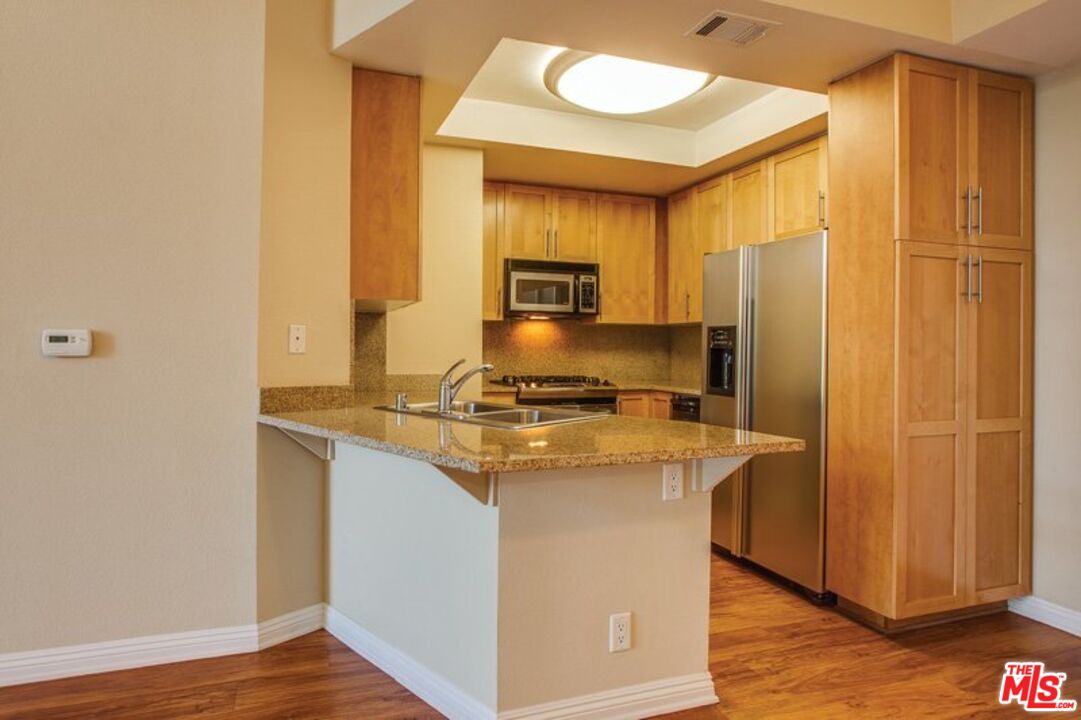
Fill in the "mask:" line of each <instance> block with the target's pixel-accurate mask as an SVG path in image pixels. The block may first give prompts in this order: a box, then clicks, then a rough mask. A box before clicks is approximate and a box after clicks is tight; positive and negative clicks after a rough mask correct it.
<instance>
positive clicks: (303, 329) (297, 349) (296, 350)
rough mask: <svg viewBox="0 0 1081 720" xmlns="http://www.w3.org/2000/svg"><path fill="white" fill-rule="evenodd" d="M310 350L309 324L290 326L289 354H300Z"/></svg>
mask: <svg viewBox="0 0 1081 720" xmlns="http://www.w3.org/2000/svg"><path fill="white" fill-rule="evenodd" d="M307 350H308V326H307V325H290V326H289V354H290V355H300V354H301V353H305V352H307Z"/></svg>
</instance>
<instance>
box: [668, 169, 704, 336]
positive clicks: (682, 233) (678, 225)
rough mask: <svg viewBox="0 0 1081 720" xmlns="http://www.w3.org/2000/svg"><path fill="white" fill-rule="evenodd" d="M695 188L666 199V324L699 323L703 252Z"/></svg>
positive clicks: (700, 316)
mask: <svg viewBox="0 0 1081 720" xmlns="http://www.w3.org/2000/svg"><path fill="white" fill-rule="evenodd" d="M697 200H698V193H697V192H696V190H695V188H693V187H692V188H688V189H686V190H683V191H682V192H678V193H676V194H675V195H670V196H669V197H668V322H670V323H688V322H701V320H702V252H701V248H700V246H699V243H698V233H697V228H696V224H697Z"/></svg>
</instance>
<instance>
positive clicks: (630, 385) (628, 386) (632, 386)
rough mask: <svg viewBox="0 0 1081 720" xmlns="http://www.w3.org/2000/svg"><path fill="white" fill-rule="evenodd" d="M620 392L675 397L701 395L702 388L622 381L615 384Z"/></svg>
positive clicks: (665, 383)
mask: <svg viewBox="0 0 1081 720" xmlns="http://www.w3.org/2000/svg"><path fill="white" fill-rule="evenodd" d="M615 386H616V388H617V389H619V390H655V391H657V392H667V393H673V394H675V395H701V394H702V388H700V387H691V386H690V385H680V384H679V383H678V382H675V383H674V382H671V381H668V380H620V381H618V382H616V383H615Z"/></svg>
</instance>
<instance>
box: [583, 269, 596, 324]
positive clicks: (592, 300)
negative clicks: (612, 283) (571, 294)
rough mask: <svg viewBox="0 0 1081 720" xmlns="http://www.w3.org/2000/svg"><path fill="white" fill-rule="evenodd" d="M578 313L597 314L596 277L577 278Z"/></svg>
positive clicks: (584, 276)
mask: <svg viewBox="0 0 1081 720" xmlns="http://www.w3.org/2000/svg"><path fill="white" fill-rule="evenodd" d="M578 312H580V313H591V314H594V315H595V314H596V313H597V276H596V275H579V276H578Z"/></svg>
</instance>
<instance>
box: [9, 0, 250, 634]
mask: <svg viewBox="0 0 1081 720" xmlns="http://www.w3.org/2000/svg"><path fill="white" fill-rule="evenodd" d="M263 7H264V6H263V3H262V2H261V1H260V0H233V1H231V2H227V3H223V2H219V1H218V0H186V1H185V2H169V3H152V4H146V3H136V2H130V1H124V0H97V2H93V3H79V2H63V3H61V2H40V1H39V0H5V2H3V3H0V108H2V110H0V116H2V121H0V123H2V127H3V129H2V131H0V158H3V159H2V161H0V208H3V209H2V211H0V247H2V248H3V259H2V261H0V398H2V401H0V428H2V429H3V432H2V434H0V458H2V460H0V495H2V501H0V578H2V581H0V608H3V611H2V612H0V652H9V651H22V650H31V649H36V648H44V647H52V646H59V645H68V644H75V643H86V642H95V641H103V640H115V639H120V638H127V637H133V636H141V635H149V634H156V633H168V632H178V631H185V630H196V629H205V628H212V627H220V626H233V625H239V624H246V623H250V622H252V621H254V619H255V618H254V610H255V423H254V416H255V412H256V410H257V402H258V387H257V381H256V352H255V344H256V326H257V295H258V290H257V264H258V260H259V258H258V253H259V192H260V190H259V187H260V151H261V143H262V140H261V132H262V125H263V118H262V88H263V20H264V12H263ZM48 327H88V328H92V329H93V330H95V333H96V334H95V338H96V341H95V342H96V352H95V354H94V356H93V357H91V358H87V359H78V360H73V359H69V360H60V359H46V358H43V357H42V356H41V353H40V350H39V345H38V343H39V338H40V333H41V330H42V329H43V328H48Z"/></svg>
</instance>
